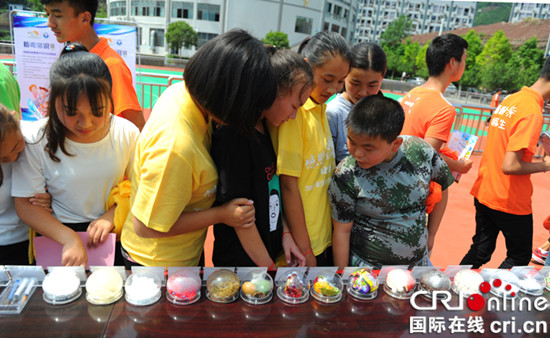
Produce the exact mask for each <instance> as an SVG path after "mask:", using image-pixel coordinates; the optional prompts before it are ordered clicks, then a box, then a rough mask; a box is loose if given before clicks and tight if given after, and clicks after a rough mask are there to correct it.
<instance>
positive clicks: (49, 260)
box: [34, 232, 116, 270]
mask: <svg viewBox="0 0 550 338" xmlns="http://www.w3.org/2000/svg"><path fill="white" fill-rule="evenodd" d="M77 234H78V236H80V240H82V243H84V247H85V248H86V252H87V253H88V264H87V265H86V270H89V269H90V265H100V266H113V265H114V263H115V241H116V235H115V234H113V233H111V234H109V235H108V236H107V239H106V240H105V241H104V242H103V243H101V244H99V245H98V246H97V247H95V248H94V247H88V245H87V243H88V235H89V233H88V232H77ZM62 249H63V248H62V246H61V244H59V243H57V242H56V241H54V240H51V239H49V238H47V237H44V236H41V237H35V238H34V250H35V252H36V265H40V266H42V268H44V269H46V268H47V267H48V266H62V265H63V264H61V252H62Z"/></svg>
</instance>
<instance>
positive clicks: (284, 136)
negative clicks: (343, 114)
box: [271, 32, 351, 266]
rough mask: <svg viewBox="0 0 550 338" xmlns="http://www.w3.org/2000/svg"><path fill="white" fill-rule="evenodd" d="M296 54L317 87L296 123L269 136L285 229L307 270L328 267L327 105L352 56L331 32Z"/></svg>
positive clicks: (330, 165) (331, 164) (330, 151)
mask: <svg viewBox="0 0 550 338" xmlns="http://www.w3.org/2000/svg"><path fill="white" fill-rule="evenodd" d="M298 52H299V53H300V54H301V55H302V56H303V57H304V58H305V59H306V60H307V61H308V62H309V64H310V65H311V67H312V69H313V76H314V80H315V84H316V86H315V88H314V89H313V91H312V92H311V94H310V96H309V99H308V100H307V102H306V103H305V104H304V106H303V107H301V108H300V109H299V110H298V113H297V114H296V119H294V120H291V121H288V122H286V123H284V124H283V125H281V126H280V127H279V128H278V129H272V130H271V135H272V138H273V144H274V147H275V150H276V152H277V174H278V175H279V177H280V181H281V195H282V200H283V208H284V210H285V215H286V218H287V221H288V225H289V228H290V231H291V233H292V236H293V237H294V239H295V241H296V244H298V246H299V247H300V250H301V251H302V253H303V254H304V256H306V264H307V265H308V266H315V265H332V264H333V262H332V249H331V248H330V246H331V242H332V225H331V216H330V204H329V200H328V195H327V189H328V184H329V183H330V178H331V176H332V173H333V172H334V168H335V160H334V145H333V142H332V136H331V134H330V129H329V126H328V122H327V117H326V115H325V110H326V105H325V102H326V101H327V100H328V99H329V98H330V97H331V96H332V95H334V94H335V93H337V92H338V91H340V90H341V89H342V87H343V85H344V80H345V78H346V76H347V75H348V72H349V70H350V59H351V55H350V50H349V47H348V44H347V43H346V41H345V40H344V38H343V37H342V36H340V35H339V34H337V33H334V32H320V33H317V34H316V35H315V36H310V37H308V38H306V39H305V40H304V41H303V42H302V44H301V45H300V47H299V50H298Z"/></svg>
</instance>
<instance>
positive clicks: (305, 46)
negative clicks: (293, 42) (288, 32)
mask: <svg viewBox="0 0 550 338" xmlns="http://www.w3.org/2000/svg"><path fill="white" fill-rule="evenodd" d="M298 53H300V55H302V56H303V57H305V58H307V60H308V62H309V64H310V65H311V67H313V68H315V67H319V66H321V65H323V64H324V63H325V62H327V60H328V59H330V58H332V57H335V56H337V55H340V56H341V57H342V58H343V59H344V60H346V61H348V62H350V63H351V51H350V48H349V45H348V43H347V42H346V40H345V39H344V38H343V37H342V35H340V34H338V33H335V32H319V33H317V34H315V35H313V36H308V37H307V38H305V39H304V41H302V43H301V44H300V47H299V48H298Z"/></svg>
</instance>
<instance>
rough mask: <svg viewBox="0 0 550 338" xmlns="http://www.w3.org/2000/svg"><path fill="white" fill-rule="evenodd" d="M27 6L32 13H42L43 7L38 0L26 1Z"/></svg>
mask: <svg viewBox="0 0 550 338" xmlns="http://www.w3.org/2000/svg"><path fill="white" fill-rule="evenodd" d="M27 6H29V7H30V9H31V10H32V11H35V12H44V6H43V5H42V4H41V3H40V0H28V1H27Z"/></svg>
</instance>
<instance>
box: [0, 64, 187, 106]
mask: <svg viewBox="0 0 550 338" xmlns="http://www.w3.org/2000/svg"><path fill="white" fill-rule="evenodd" d="M0 62H2V63H3V64H4V65H6V67H8V68H9V70H10V71H11V72H12V74H14V75H15V76H17V72H16V71H15V62H14V61H8V60H1V61H0ZM143 78H147V79H149V80H151V79H160V81H158V82H152V81H142V80H141V79H143ZM137 79H138V81H136V93H137V96H138V99H139V102H140V104H141V107H142V108H143V109H144V110H151V109H152V108H153V106H154V104H155V102H156V101H157V99H158V98H159V96H160V95H161V94H162V92H164V90H165V89H166V88H168V87H169V86H170V85H172V84H173V83H175V82H178V81H183V77H181V76H173V75H169V74H156V73H148V72H140V73H138V74H137Z"/></svg>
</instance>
